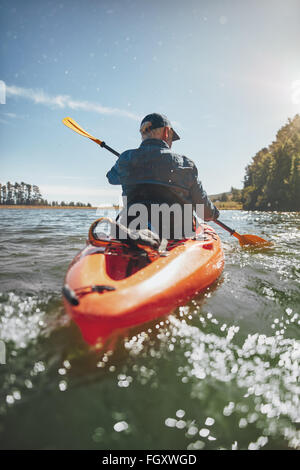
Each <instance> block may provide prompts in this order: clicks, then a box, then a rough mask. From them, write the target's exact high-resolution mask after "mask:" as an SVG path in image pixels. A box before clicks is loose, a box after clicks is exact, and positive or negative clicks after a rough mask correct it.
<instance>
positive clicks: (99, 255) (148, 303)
mask: <svg viewBox="0 0 300 470" xmlns="http://www.w3.org/2000/svg"><path fill="white" fill-rule="evenodd" d="M223 267H224V254H223V250H222V246H221V241H220V239H219V237H218V235H217V234H216V232H215V231H214V230H213V229H212V228H211V227H210V226H208V225H206V224H203V225H202V226H201V227H200V228H199V229H198V230H197V238H196V239H187V240H182V241H180V242H176V241H173V242H172V241H169V243H168V245H167V247H166V250H165V251H164V252H163V253H160V254H157V255H156V256H154V257H153V258H152V260H151V261H150V260H149V257H148V256H147V253H141V250H140V251H135V250H134V249H132V248H130V247H128V246H126V245H125V244H124V243H122V241H118V240H111V241H110V242H107V240H106V241H105V242H103V244H101V241H99V242H98V243H97V246H95V244H93V243H91V242H89V243H88V245H87V246H86V247H85V248H84V249H83V250H82V251H81V252H80V253H78V255H77V256H76V257H75V258H74V260H73V261H72V263H71V265H70V266H69V268H68V271H67V273H66V277H65V284H64V287H63V300H64V305H65V309H66V311H67V312H68V314H69V315H70V316H71V317H72V319H73V320H74V321H75V322H76V323H77V325H78V326H79V328H80V330H81V332H82V335H83V338H84V339H85V340H86V341H87V342H88V343H90V344H96V343H97V342H98V341H99V340H100V339H103V338H107V337H108V336H109V335H110V334H111V333H112V332H114V331H115V330H119V329H123V328H126V329H127V328H130V327H133V326H136V325H139V324H141V323H145V322H148V321H151V320H153V319H155V318H158V317H161V316H163V315H165V314H168V313H170V312H171V311H172V310H173V309H174V308H175V307H178V306H179V305H183V304H184V303H185V302H186V301H187V300H188V299H191V298H192V297H193V296H194V295H195V294H197V293H199V292H201V291H203V290H205V289H206V288H207V287H209V286H210V285H211V284H212V283H213V282H214V281H215V280H216V279H217V278H218V277H219V276H220V274H221V273H222V270H223Z"/></svg>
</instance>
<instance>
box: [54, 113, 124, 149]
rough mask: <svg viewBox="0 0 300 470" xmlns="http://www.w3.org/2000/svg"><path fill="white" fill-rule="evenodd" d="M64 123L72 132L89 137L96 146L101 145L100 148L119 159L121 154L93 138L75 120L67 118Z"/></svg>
mask: <svg viewBox="0 0 300 470" xmlns="http://www.w3.org/2000/svg"><path fill="white" fill-rule="evenodd" d="M62 122H63V123H64V125H65V126H67V127H69V128H70V129H72V131H75V132H77V134H80V135H83V136H84V137H87V138H88V139H91V140H92V141H93V142H96V144H98V145H100V147H104V148H105V149H106V150H109V152H111V153H113V154H114V155H116V156H117V157H119V156H120V154H119V153H118V152H116V151H115V150H114V149H112V148H111V147H109V146H108V145H106V143H105V142H102V140H99V139H96V137H93V136H92V135H91V134H88V132H86V131H85V130H84V129H82V127H80V126H79V124H77V122H76V121H74V119H72V118H70V117H66V118H64V119H63V121H62Z"/></svg>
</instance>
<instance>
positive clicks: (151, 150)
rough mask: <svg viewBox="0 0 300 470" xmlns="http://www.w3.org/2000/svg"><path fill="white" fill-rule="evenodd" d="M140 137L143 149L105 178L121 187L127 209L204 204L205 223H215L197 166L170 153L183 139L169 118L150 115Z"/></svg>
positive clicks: (215, 215) (124, 155)
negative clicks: (134, 205)
mask: <svg viewBox="0 0 300 470" xmlns="http://www.w3.org/2000/svg"><path fill="white" fill-rule="evenodd" d="M140 133H141V136H142V143H141V145H140V147H139V148H138V149H134V150H126V151H125V152H123V153H122V154H121V155H120V157H119V159H118V161H117V163H116V164H115V165H114V166H113V167H112V168H111V170H110V171H109V172H108V173H107V175H106V176H107V178H108V181H109V182H110V183H111V184H121V185H122V190H123V196H127V209H128V208H129V207H130V206H131V205H132V204H135V203H143V204H145V205H146V206H147V207H148V208H149V209H150V207H151V205H152V204H163V203H166V204H167V205H168V206H172V205H173V204H175V203H177V204H179V205H180V206H181V207H183V206H184V204H191V205H192V206H193V207H195V206H196V204H203V206H204V220H216V219H217V218H218V216H219V211H218V209H217V208H216V207H215V206H214V205H213V204H212V202H211V201H210V199H209V198H208V197H207V194H206V192H205V191H204V190H203V188H202V184H201V182H200V181H199V179H198V171H197V168H196V166H195V164H194V162H193V161H192V160H190V159H189V158H187V157H185V156H182V155H178V154H176V153H174V152H172V151H171V147H172V143H173V142H174V141H176V140H179V139H180V137H179V136H178V134H177V133H176V132H175V131H174V129H173V127H172V125H171V123H170V121H169V120H168V118H167V117H166V116H164V115H163V114H158V113H152V114H148V115H147V116H146V117H144V119H143V120H142V122H141V126H140ZM173 222H174V221H173ZM170 238H172V237H170Z"/></svg>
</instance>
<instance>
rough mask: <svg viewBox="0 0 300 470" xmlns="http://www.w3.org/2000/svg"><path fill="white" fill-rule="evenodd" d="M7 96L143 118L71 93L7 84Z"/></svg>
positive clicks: (63, 106) (135, 118) (131, 117)
mask: <svg viewBox="0 0 300 470" xmlns="http://www.w3.org/2000/svg"><path fill="white" fill-rule="evenodd" d="M6 96H7V97H9V96H14V97H19V98H24V99H27V100H30V101H33V102H34V103H35V104H42V105H44V106H48V107H49V108H61V109H65V108H69V109H73V110H74V109H75V110H77V109H81V110H83V111H91V112H95V113H98V114H106V115H113V116H119V117H127V118H129V119H133V120H135V121H140V120H141V117H140V116H138V115H137V114H135V113H132V112H130V111H127V110H124V109H118V108H110V107H106V106H102V105H101V104H98V103H92V102H90V101H80V100H74V99H73V98H71V97H70V96H69V95H56V96H54V95H48V94H47V93H45V92H44V91H43V90H33V89H31V88H22V87H17V86H14V85H12V86H9V85H6Z"/></svg>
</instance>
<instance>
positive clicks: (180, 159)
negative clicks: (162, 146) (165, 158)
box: [168, 150, 196, 169]
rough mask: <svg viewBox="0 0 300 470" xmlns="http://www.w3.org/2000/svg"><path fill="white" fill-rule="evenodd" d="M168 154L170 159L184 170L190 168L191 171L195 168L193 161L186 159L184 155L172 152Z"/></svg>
mask: <svg viewBox="0 0 300 470" xmlns="http://www.w3.org/2000/svg"><path fill="white" fill-rule="evenodd" d="M168 153H169V154H170V157H171V158H172V160H174V161H175V162H177V163H178V164H179V165H180V166H182V167H184V168H191V169H195V168H196V165H195V163H194V162H193V160H191V159H190V158H188V157H186V156H185V155H182V154H180V153H175V152H172V151H170V150H169V151H168Z"/></svg>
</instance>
